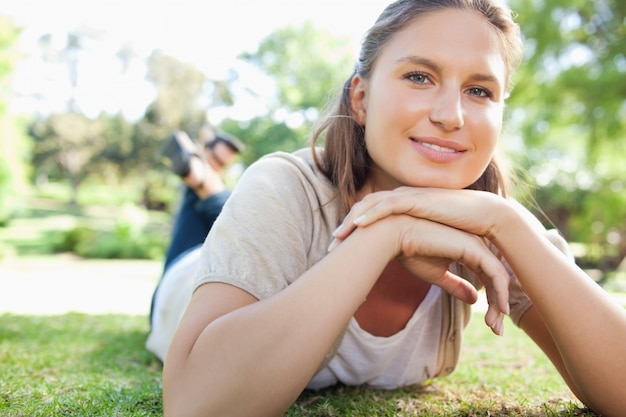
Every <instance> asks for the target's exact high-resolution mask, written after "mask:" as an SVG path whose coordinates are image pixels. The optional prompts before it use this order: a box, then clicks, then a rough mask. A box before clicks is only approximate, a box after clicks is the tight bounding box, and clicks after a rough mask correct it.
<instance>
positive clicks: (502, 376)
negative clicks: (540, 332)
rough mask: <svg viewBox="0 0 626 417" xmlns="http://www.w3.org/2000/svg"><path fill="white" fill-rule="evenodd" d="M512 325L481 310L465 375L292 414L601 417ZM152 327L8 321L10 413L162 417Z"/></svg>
mask: <svg viewBox="0 0 626 417" xmlns="http://www.w3.org/2000/svg"><path fill="white" fill-rule="evenodd" d="M506 324H507V328H506V331H505V336H504V337H496V336H493V335H492V334H491V332H490V331H489V329H487V328H486V326H484V324H482V317H481V316H480V315H478V314H475V316H474V317H473V320H472V322H471V323H470V326H469V328H468V330H467V332H466V343H465V349H464V351H463V354H462V359H461V364H460V366H459V368H458V369H457V371H456V372H455V373H453V374H452V375H451V376H449V377H446V378H442V379H438V380H434V381H433V382H432V383H431V384H430V385H428V386H426V387H412V388H407V389H401V390H394V391H379V390H370V389H365V388H351V387H341V386H340V387H334V388H332V389H328V390H323V391H320V392H305V393H304V394H303V395H302V396H301V398H300V399H299V400H298V402H297V403H296V404H294V405H293V406H292V407H291V408H290V410H289V411H288V413H287V414H286V415H288V416H364V417H365V416H368V417H369V416H374V417H375V416H414V415H419V416H594V415H595V414H593V413H590V412H585V410H581V409H579V407H580V404H579V403H578V402H576V401H575V399H574V398H573V397H572V396H571V394H569V391H568V389H567V387H566V386H565V385H564V383H563V382H562V381H561V380H560V378H559V376H558V375H557V373H556V371H555V370H554V369H553V368H552V366H551V364H550V363H549V362H548V361H547V359H545V358H544V357H543V356H542V354H541V353H540V352H539V351H538V349H537V348H536V347H535V346H534V345H533V344H532V342H530V341H529V340H528V339H527V338H526V337H525V336H524V335H523V333H522V332H521V331H519V330H518V329H516V328H515V327H514V326H513V325H512V323H511V322H507V323H506ZM147 331H148V324H147V320H146V317H143V316H126V315H85V314H74V313H73V314H67V315H61V316H18V315H12V314H4V315H0V415H2V416H6V417H18V416H19V417H25V416H28V417H33V416H46V417H48V416H108V417H110V416H159V415H162V405H161V364H160V363H159V362H158V361H157V360H156V359H155V358H154V357H153V356H152V355H151V354H150V353H148V352H147V351H146V350H145V349H144V347H143V344H144V340H145V337H146V333H147ZM268 401H271V399H270V398H268Z"/></svg>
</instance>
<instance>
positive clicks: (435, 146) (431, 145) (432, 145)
mask: <svg viewBox="0 0 626 417" xmlns="http://www.w3.org/2000/svg"><path fill="white" fill-rule="evenodd" d="M418 143H419V144H420V145H422V146H425V147H427V148H430V149H433V150H435V151H438V152H447V153H454V152H456V150H454V149H450V148H444V147H443V146H439V145H435V144H432V143H427V142H420V141H418Z"/></svg>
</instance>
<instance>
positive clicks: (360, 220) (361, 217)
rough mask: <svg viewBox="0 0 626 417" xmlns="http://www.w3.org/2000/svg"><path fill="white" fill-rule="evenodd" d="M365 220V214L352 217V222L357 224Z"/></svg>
mask: <svg viewBox="0 0 626 417" xmlns="http://www.w3.org/2000/svg"><path fill="white" fill-rule="evenodd" d="M364 222H365V215H364V214H363V215H361V216H359V217H357V218H356V219H354V224H356V225H357V226H360V225H361V224H362V223H364Z"/></svg>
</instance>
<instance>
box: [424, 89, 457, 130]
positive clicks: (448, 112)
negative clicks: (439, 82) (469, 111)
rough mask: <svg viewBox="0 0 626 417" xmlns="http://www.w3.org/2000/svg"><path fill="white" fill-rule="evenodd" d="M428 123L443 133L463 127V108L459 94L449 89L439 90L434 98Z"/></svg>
mask: <svg viewBox="0 0 626 417" xmlns="http://www.w3.org/2000/svg"><path fill="white" fill-rule="evenodd" d="M430 121H431V122H432V123H433V124H435V125H437V126H439V127H440V128H442V129H443V130H445V131H452V130H457V129H460V128H461V127H463V124H464V120H463V107H462V105H461V94H460V92H459V91H458V90H456V91H455V90H453V89H451V88H447V89H442V90H440V92H439V94H437V96H436V97H435V98H434V103H433V105H432V108H431V111H430Z"/></svg>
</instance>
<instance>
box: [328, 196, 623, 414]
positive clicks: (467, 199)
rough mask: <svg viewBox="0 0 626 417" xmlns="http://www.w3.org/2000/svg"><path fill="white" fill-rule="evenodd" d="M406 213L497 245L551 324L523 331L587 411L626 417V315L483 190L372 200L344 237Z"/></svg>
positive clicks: (527, 322)
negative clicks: (381, 220) (357, 228)
mask: <svg viewBox="0 0 626 417" xmlns="http://www.w3.org/2000/svg"><path fill="white" fill-rule="evenodd" d="M399 213H403V214H409V215H412V216H415V217H420V218H427V219H430V220H433V221H437V222H441V223H444V224H448V225H450V226H452V227H456V228H459V229H462V230H465V231H467V232H470V233H475V234H477V235H479V236H484V237H486V238H488V239H489V240H490V241H491V242H493V243H494V244H495V245H496V246H497V247H498V249H499V250H500V251H501V253H502V254H503V255H504V257H505V258H506V260H507V261H508V263H509V265H510V266H511V268H512V269H513V271H514V272H515V274H516V276H517V278H518V279H519V281H520V282H521V284H522V286H523V288H524V290H525V292H526V293H527V294H528V296H529V297H530V299H531V300H532V302H533V304H534V306H535V308H536V313H537V315H538V316H539V317H540V318H541V322H543V323H545V330H542V329H541V323H540V321H538V320H536V318H537V317H534V318H533V317H532V316H529V317H530V318H525V319H524V320H522V323H521V325H522V327H523V328H524V329H525V330H526V332H527V333H529V334H530V335H531V337H532V338H533V339H534V340H535V341H537V342H538V344H539V345H540V347H542V349H544V351H546V352H547V353H548V356H550V358H551V359H552V360H553V362H554V363H555V366H556V367H557V369H559V370H560V371H561V372H562V373H563V371H565V373H566V374H565V380H566V381H567V382H568V384H569V385H570V387H572V389H573V391H574V392H575V393H576V394H577V395H578V396H579V397H580V398H581V400H582V401H583V402H585V404H586V405H587V406H589V407H591V408H592V409H594V410H595V411H597V412H600V413H602V414H604V415H607V416H619V415H624V413H626V396H624V394H623V390H624V386H626V360H624V357H625V355H626V311H625V310H624V309H623V308H622V307H621V306H620V305H619V304H617V303H616V302H615V301H614V300H613V299H612V298H611V297H610V296H609V295H608V294H607V293H606V292H605V291H603V290H602V289H601V288H600V287H599V286H598V285H596V284H595V283H594V282H593V281H592V280H591V279H590V278H589V277H588V276H587V275H586V274H585V273H584V272H583V271H582V270H581V269H580V268H578V267H577V266H576V265H575V264H573V263H572V262H571V261H570V260H569V259H567V258H566V256H564V255H563V254H562V253H561V252H560V251H559V250H558V249H557V248H555V247H554V245H553V244H552V243H550V241H549V240H548V239H546V238H545V236H543V235H542V234H541V233H540V232H539V231H538V230H537V228H536V227H535V226H534V225H533V224H532V223H531V222H530V221H529V220H528V219H527V218H526V217H525V216H524V215H522V214H521V213H520V212H519V210H517V209H516V208H515V207H514V206H513V205H512V204H511V203H510V202H508V201H506V200H505V199H502V198H500V197H498V196H495V195H493V194H490V193H486V192H480V191H469V190H437V189H415V188H408V187H404V188H401V189H398V190H396V191H391V192H382V193H375V194H370V195H369V196H368V197H367V198H366V199H364V200H363V201H362V202H361V203H358V204H357V205H355V207H353V210H352V211H351V213H350V215H349V216H348V217H347V218H346V221H344V224H343V227H341V228H340V229H339V230H338V231H337V232H336V235H337V237H338V238H339V239H342V238H344V237H345V236H347V235H349V233H350V232H351V230H353V229H354V227H356V226H357V225H358V226H359V227H365V226H367V225H371V224H373V223H374V222H376V221H378V220H379V219H383V218H385V217H386V216H388V215H390V214H399ZM532 314H534V313H532ZM546 330H547V334H548V335H550V337H551V341H546V339H545V338H546ZM551 345H553V347H552V348H551V347H550V346H551ZM555 350H556V351H555ZM556 353H558V356H556V355H555V354H556Z"/></svg>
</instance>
